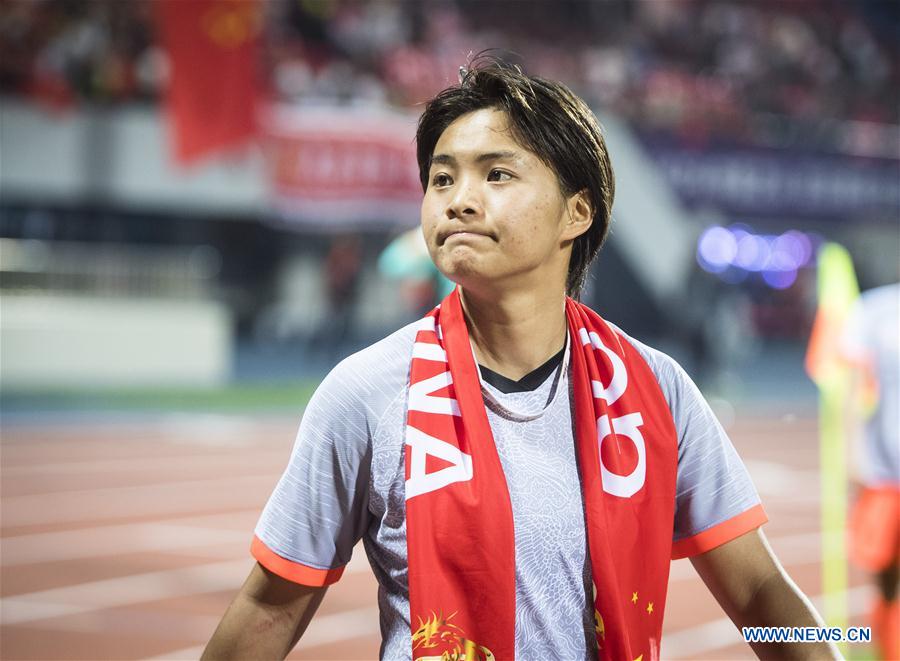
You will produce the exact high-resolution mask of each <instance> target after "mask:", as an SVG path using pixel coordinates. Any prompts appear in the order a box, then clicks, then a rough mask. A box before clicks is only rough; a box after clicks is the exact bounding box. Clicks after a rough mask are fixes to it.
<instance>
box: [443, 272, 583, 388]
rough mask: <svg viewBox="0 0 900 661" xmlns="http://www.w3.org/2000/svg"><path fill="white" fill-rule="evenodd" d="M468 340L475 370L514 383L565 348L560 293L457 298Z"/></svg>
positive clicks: (467, 294) (467, 293) (469, 294)
mask: <svg viewBox="0 0 900 661" xmlns="http://www.w3.org/2000/svg"><path fill="white" fill-rule="evenodd" d="M460 298H461V301H462V306H463V311H464V312H465V316H466V324H467V325H468V328H469V337H470V338H471V340H472V345H473V347H474V348H475V357H476V359H477V360H478V363H479V364H480V365H483V366H485V367H487V368H488V369H490V370H493V371H494V372H497V373H498V374H502V375H503V376H505V377H507V378H509V379H512V380H514V381H518V380H519V379H521V378H522V377H523V376H525V375H526V374H528V373H529V372H532V371H533V370H535V369H537V368H538V367H540V366H541V365H543V364H544V363H545V362H547V361H548V360H549V359H550V358H552V357H553V356H554V355H555V354H556V353H558V352H559V350H560V349H562V348H563V346H564V345H565V339H566V315H565V293H564V292H563V291H561V290H560V291H558V292H557V291H554V292H549V291H546V290H539V289H538V290H536V289H530V290H519V291H507V292H504V293H503V294H499V295H498V294H496V293H493V294H490V295H486V294H483V293H476V292H471V291H469V290H466V291H464V292H462V295H461V297H460Z"/></svg>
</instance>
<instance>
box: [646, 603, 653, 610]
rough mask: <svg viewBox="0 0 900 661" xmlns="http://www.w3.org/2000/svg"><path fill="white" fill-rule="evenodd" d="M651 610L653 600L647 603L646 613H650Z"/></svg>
mask: <svg viewBox="0 0 900 661" xmlns="http://www.w3.org/2000/svg"><path fill="white" fill-rule="evenodd" d="M652 612H653V602H652V601H651V602H650V603H649V604H647V613H652Z"/></svg>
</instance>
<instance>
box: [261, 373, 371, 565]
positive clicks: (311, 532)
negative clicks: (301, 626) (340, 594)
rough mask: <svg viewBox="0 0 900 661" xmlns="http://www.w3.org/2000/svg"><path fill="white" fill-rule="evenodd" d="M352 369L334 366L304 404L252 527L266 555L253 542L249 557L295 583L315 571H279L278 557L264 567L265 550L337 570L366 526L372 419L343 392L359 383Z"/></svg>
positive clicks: (357, 396)
mask: <svg viewBox="0 0 900 661" xmlns="http://www.w3.org/2000/svg"><path fill="white" fill-rule="evenodd" d="M353 363H354V361H353V360H352V357H351V359H347V360H345V361H343V362H342V363H340V364H338V366H337V367H335V368H334V369H333V370H332V371H331V373H330V374H329V375H328V376H327V377H325V379H324V380H323V381H322V383H321V384H320V385H319V387H318V388H317V389H316V391H315V393H314V394H313V396H312V398H311V399H310V401H309V404H308V405H307V407H306V410H305V412H304V413H303V419H302V420H301V422H300V428H299V431H298V433H297V438H296V440H295V442H294V448H293V452H292V454H291V458H290V462H289V463H288V466H287V469H286V470H285V472H284V474H283V475H282V477H281V479H280V480H279V482H278V485H277V486H276V487H275V490H274V492H273V493H272V495H271V497H270V498H269V501H268V503H267V504H266V506H265V509H264V510H263V513H262V515H261V517H260V519H259V522H258V523H257V526H256V530H255V536H256V539H257V540H258V542H261V543H262V544H263V545H264V546H265V549H262V550H261V553H259V552H257V551H256V547H257V546H258V542H256V541H255V542H254V553H253V554H254V556H255V557H256V558H257V560H259V561H260V562H261V563H262V564H263V565H264V566H266V567H267V568H269V569H270V570H273V571H275V572H276V573H278V574H280V575H282V576H284V577H285V578H290V579H292V580H295V581H296V582H306V581H304V580H303V579H302V577H303V576H304V575H310V574H314V572H303V571H297V572H295V571H292V568H291V567H290V566H289V565H287V566H286V567H287V568H286V570H284V571H279V570H278V567H279V566H281V567H285V565H284V564H283V563H280V562H278V559H277V558H275V562H270V563H266V562H265V561H264V560H265V557H264V556H265V553H266V550H268V551H270V552H271V553H274V554H275V555H277V556H279V557H280V558H281V559H283V560H285V561H288V562H289V563H296V564H299V565H301V567H300V568H299V569H300V570H302V569H303V568H309V569H313V570H329V569H336V568H339V567H342V566H344V565H346V564H347V562H349V561H350V554H351V552H352V550H353V547H354V545H355V544H356V542H357V541H358V540H359V539H360V538H361V537H362V535H363V533H364V532H365V530H366V528H367V526H368V525H369V518H368V502H367V501H368V485H369V470H370V466H371V443H370V429H369V427H370V420H371V415H370V411H369V410H368V408H367V405H366V401H365V400H366V398H365V396H364V393H361V392H358V391H357V389H355V388H353V387H349V386H352V385H353V384H357V383H359V380H358V379H354V378H352V376H353V372H354V371H355V366H354V364H353ZM261 556H262V557H261ZM298 577H300V578H298ZM335 580H336V579H335Z"/></svg>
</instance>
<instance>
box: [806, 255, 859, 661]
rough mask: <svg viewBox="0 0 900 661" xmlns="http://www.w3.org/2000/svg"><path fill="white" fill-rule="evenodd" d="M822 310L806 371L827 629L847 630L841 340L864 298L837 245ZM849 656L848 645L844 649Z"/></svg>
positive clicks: (846, 375)
mask: <svg viewBox="0 0 900 661" xmlns="http://www.w3.org/2000/svg"><path fill="white" fill-rule="evenodd" d="M817 292H818V309H817V311H816V319H815V323H814V325H813V331H812V336H811V337H810V341H809V349H808V351H807V355H806V369H807V371H808V372H809V374H810V377H811V378H812V379H813V381H815V383H816V385H817V386H818V388H819V457H820V460H819V461H820V472H821V476H822V479H821V482H822V486H821V498H822V514H821V527H822V596H823V608H822V617H823V618H824V619H825V623H826V624H827V625H828V626H837V627H843V628H846V627H847V620H848V618H847V549H846V543H845V537H846V528H847V466H846V460H845V457H846V448H845V439H844V429H845V428H846V425H845V421H844V416H845V415H846V413H845V406H844V403H845V401H846V398H847V397H848V396H849V394H850V368H849V366H847V365H846V363H845V362H844V361H843V360H841V357H840V341H841V337H842V335H843V332H844V326H845V324H846V321H847V317H848V315H849V314H850V310H851V308H852V307H853V304H854V303H855V301H856V299H857V298H859V285H858V284H857V281H856V273H855V272H854V270H853V260H852V259H851V258H850V254H849V253H848V252H847V250H846V249H845V248H844V247H843V246H840V245H838V244H836V243H826V244H825V245H823V246H822V248H821V249H820V250H819V257H818V287H817ZM838 647H840V648H841V652H842V653H843V654H845V655H846V653H847V646H846V645H839V646H838Z"/></svg>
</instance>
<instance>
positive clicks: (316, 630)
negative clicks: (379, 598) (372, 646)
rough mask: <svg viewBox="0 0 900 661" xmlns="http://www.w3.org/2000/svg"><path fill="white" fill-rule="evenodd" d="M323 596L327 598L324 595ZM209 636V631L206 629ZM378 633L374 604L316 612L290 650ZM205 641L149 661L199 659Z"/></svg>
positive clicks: (309, 647)
mask: <svg viewBox="0 0 900 661" xmlns="http://www.w3.org/2000/svg"><path fill="white" fill-rule="evenodd" d="M326 599H327V597H326ZM210 635H212V632H210ZM378 635H381V626H380V624H379V620H378V609H377V608H374V607H371V606H370V607H366V608H356V609H354V610H347V611H339V612H337V613H329V614H328V615H316V616H315V617H314V618H313V619H312V622H310V623H309V628H308V629H307V630H306V632H305V633H304V634H303V638H301V639H300V642H299V643H297V647H295V648H294V649H298V650H304V649H311V648H313V647H318V646H319V645H329V644H331V643H337V642H342V641H345V640H352V639H354V638H363V637H368V636H378ZM204 647H206V645H205V644H203V645H197V646H196V647H186V648H184V649H180V650H175V651H174V652H166V653H165V654H160V655H159V656H154V657H150V661H187V660H188V659H199V658H200V655H201V654H202V653H203V649H204Z"/></svg>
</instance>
